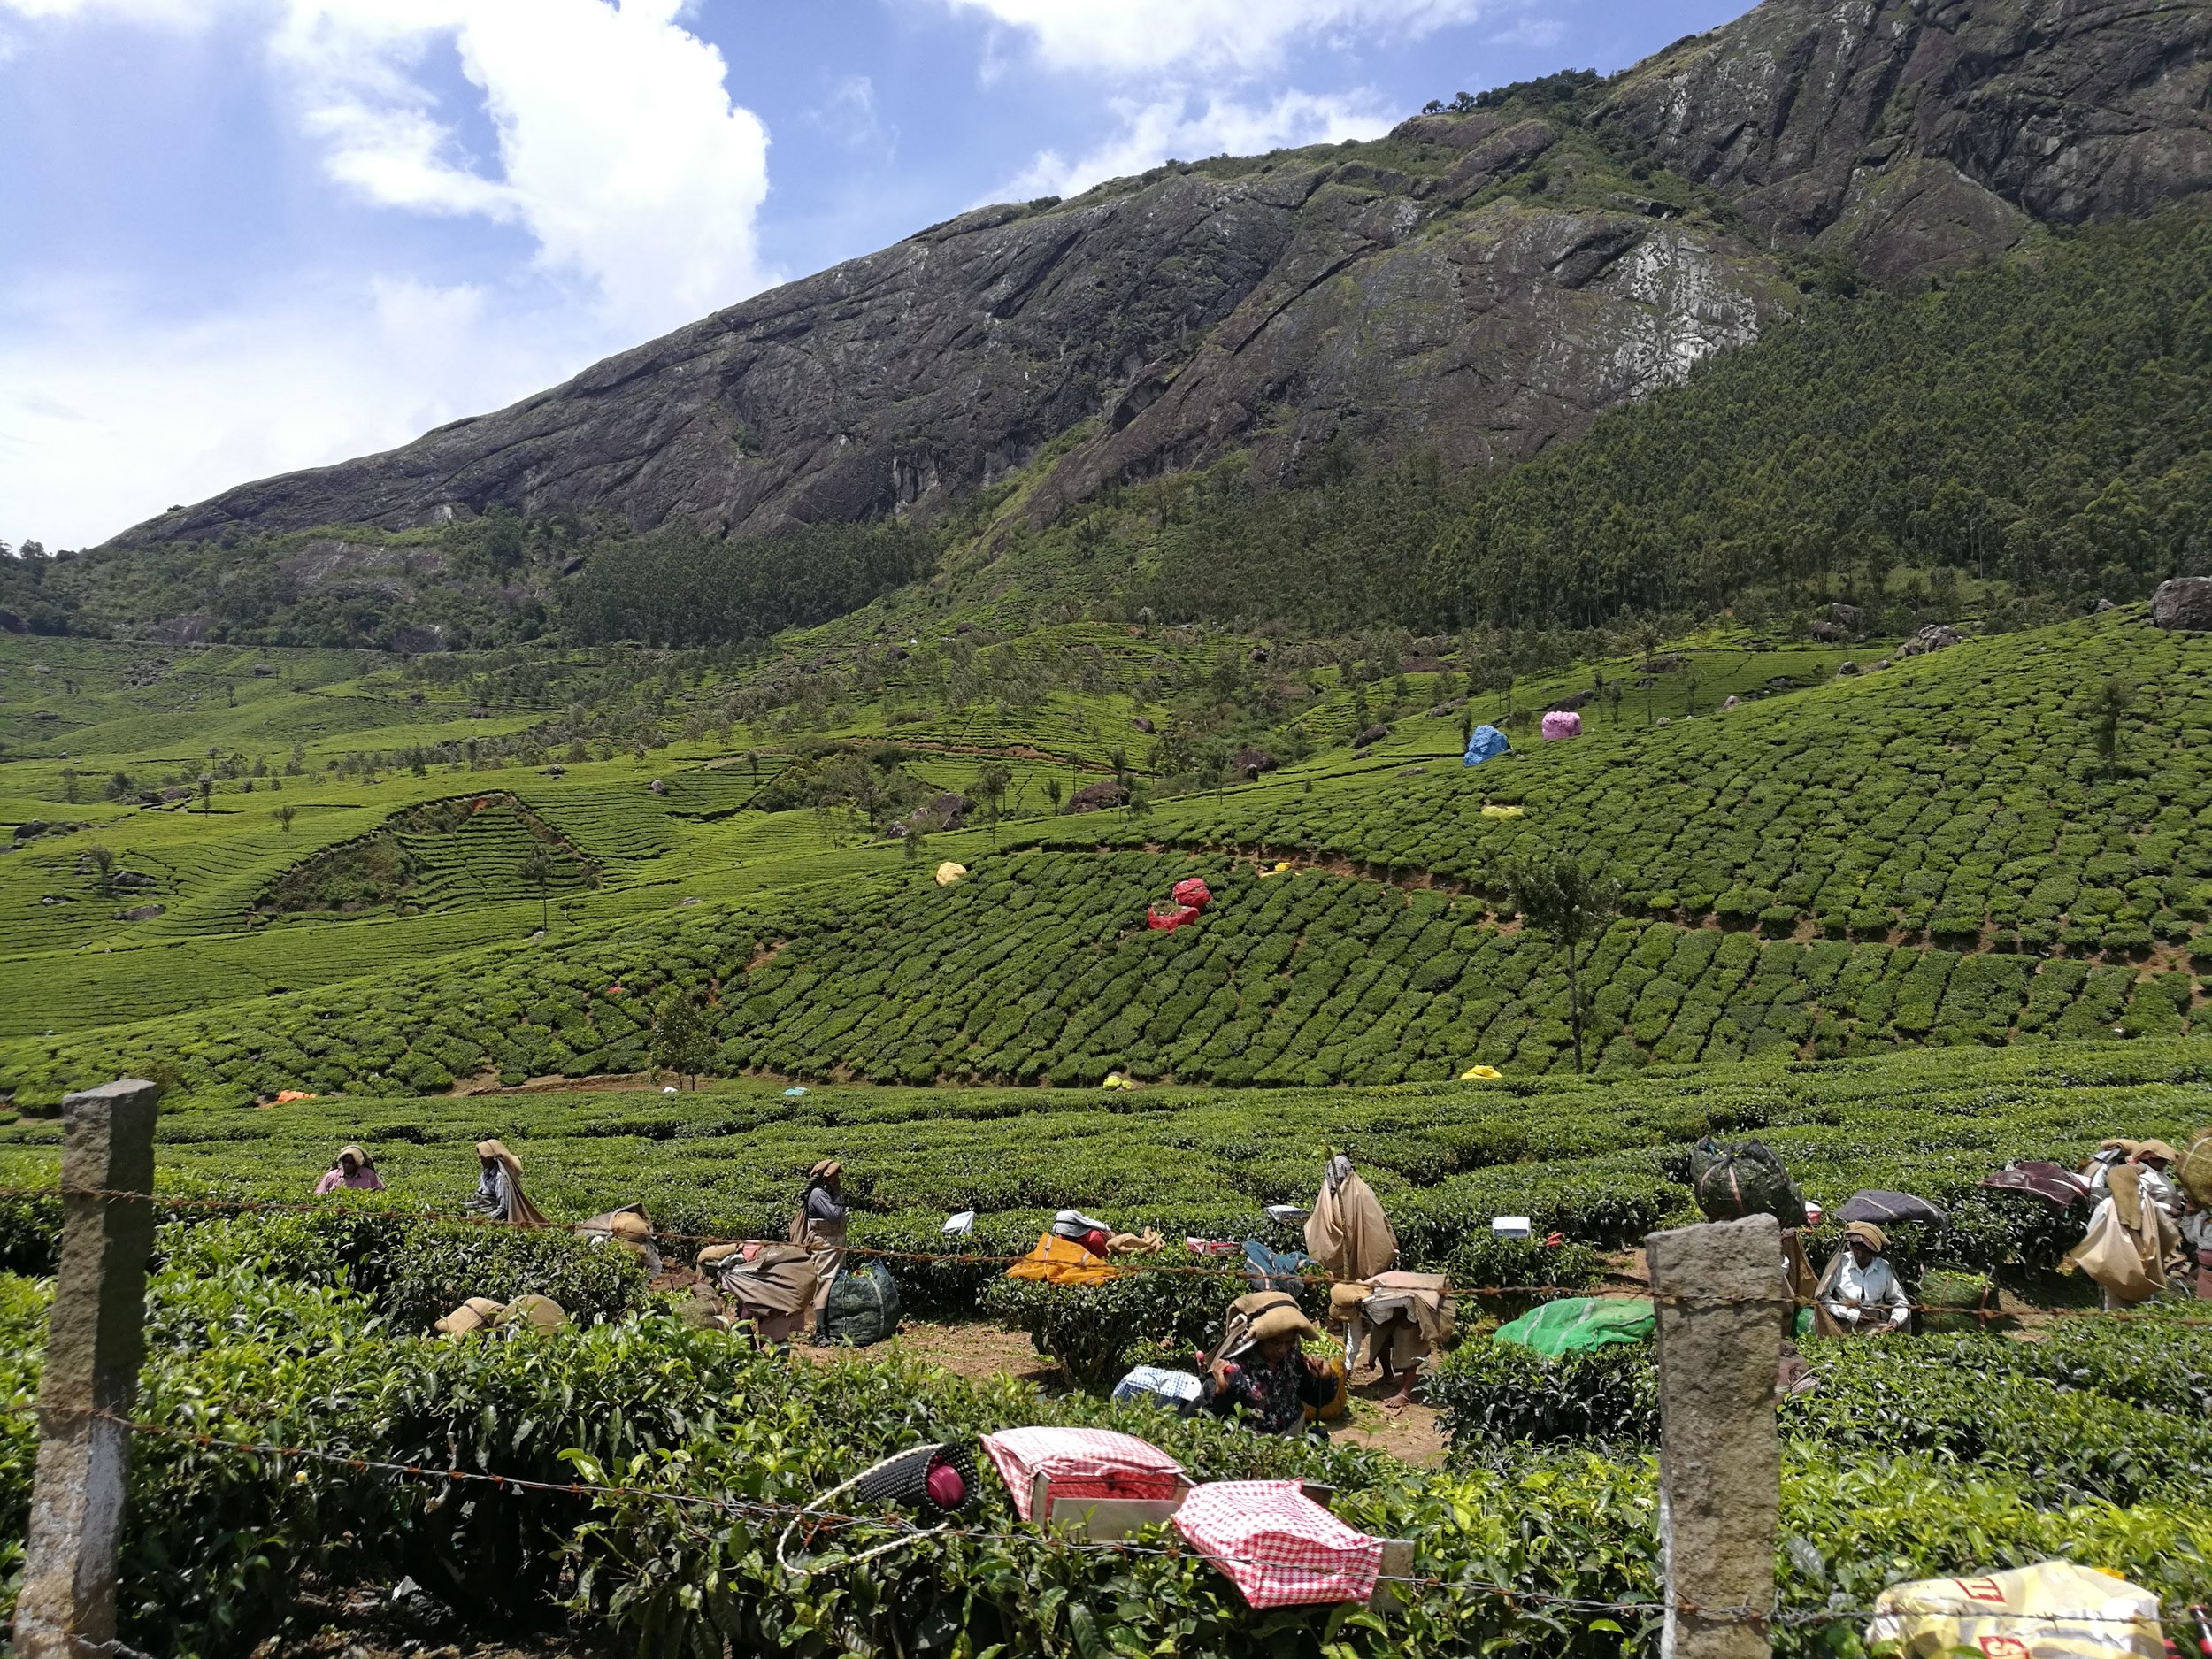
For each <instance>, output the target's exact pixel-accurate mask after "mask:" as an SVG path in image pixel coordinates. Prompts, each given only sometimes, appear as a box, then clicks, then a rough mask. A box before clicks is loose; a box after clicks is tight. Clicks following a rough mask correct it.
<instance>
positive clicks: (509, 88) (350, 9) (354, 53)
mask: <svg viewBox="0 0 2212 1659" xmlns="http://www.w3.org/2000/svg"><path fill="white" fill-rule="evenodd" d="M680 9H681V6H680V0H623V3H622V4H621V5H620V7H619V9H617V8H616V7H615V6H613V5H611V4H607V0H288V15H287V18H286V20H285V22H284V25H283V27H281V28H280V30H279V32H278V34H277V36H276V39H275V42H274V43H273V61H274V62H275V64H276V65H278V66H279V69H280V73H285V74H286V75H287V76H288V78H290V79H291V80H292V81H293V82H294V83H295V85H296V88H297V93H298V96H299V98H300V100H301V105H302V112H303V119H304V122H305V124H306V126H307V128H308V130H309V131H310V132H311V133H312V134H315V135H316V136H317V137H318V138H319V139H320V140H321V141H322V142H323V143H324V144H325V145H326V149H327V158H328V165H329V167H330V170H331V173H332V175H333V176H334V177H335V178H336V179H338V180H341V181H342V182H343V183H345V184H347V185H349V186H351V187H352V188H355V189H357V190H359V191H360V192H362V193H363V194H364V195H365V196H368V197H369V199H371V200H372V201H375V202H379V203H382V204H386V205H388V206H393V207H401V208H413V209H417V210H419V211H427V212H434V213H465V214H481V215H484V216H486V217H488V218H492V219H501V220H503V221H507V222H510V223H514V224H518V225H520V226H522V227H524V228H526V230H528V231H529V233H530V234H532V236H534V238H535V239H536V241H537V243H538V247H539V250H540V257H541V261H542V262H543V263H544V264H545V265H548V266H549V267H550V268H552V269H555V270H572V271H575V272H577V273H580V274H582V275H584V276H585V277H587V278H588V279H589V280H591V281H592V283H593V284H594V285H595V287H596V288H597V289H598V291H599V294H600V296H601V297H602V299H603V303H604V304H605V306H606V307H607V310H608V311H609V312H610V314H611V316H613V317H618V318H619V319H623V320H624V321H625V322H626V323H628V324H630V325H631V326H633V327H634V328H635V329H636V330H637V331H639V332H640V333H641V334H650V333H655V332H657V331H659V330H660V329H663V328H667V327H672V326H675V325H677V324H679V323H682V322H686V321H688V320H690V319H693V318H695V317H696V316H698V315H699V314H700V313H701V312H703V311H710V310H714V309H717V308H718V307H720V306H724V305H727V304H731V303H734V302H735V301H737V300H739V299H741V298H743V297H744V296H747V295H749V294H752V293H755V292H757V291H758V290H759V289H760V288H763V287H764V286H766V283H767V280H768V278H767V276H766V273H764V272H763V271H762V270H761V269H760V267H759V265H758V263H757V257H758V250H757V242H756V240H755V235H754V219H755V216H756V214H757V212H758V211H759V208H760V204H761V202H762V200H763V198H764V196H766V195H767V191H768V133H767V129H766V128H765V127H764V126H763V125H762V124H761V122H760V120H759V119H758V118H757V116H755V115H754V114H753V113H752V112H751V111H749V110H745V109H742V108H738V107H735V106H733V104H731V102H730V98H729V94H728V92H727V90H726V88H725V86H724V82H723V78H724V74H725V73H726V65H725V64H724V63H723V60H722V55H721V53H720V52H718V50H715V49H714V48H713V47H712V46H710V45H709V44H707V43H706V42H703V41H701V40H699V39H698V38H697V37H695V35H691V34H689V33H687V31H686V30H684V29H683V28H682V27H680V25H679V24H678V22H677V14H678V12H679V11H680ZM442 40H450V41H451V42H452V43H453V45H454V47H455V48H456V50H457V51H458V53H459V57H460V62H461V68H462V72H463V73H465V75H466V76H467V77H468V79H469V80H470V81H472V83H474V85H475V86H477V87H478V88H480V89H481V91H482V93H483V96H484V104H485V108H486V111H487V112H488V115H489V116H490V118H491V120H492V122H493V125H494V127H495V130H496V132H497V134H498V144H499V170H498V173H497V174H496V175H488V174H487V173H485V172H483V171H480V169H479V168H477V167H476V166H472V165H468V160H467V158H466V157H464V156H463V155H462V154H461V152H460V146H459V142H458V139H457V136H456V134H455V132H454V130H453V128H452V127H451V126H450V125H449V123H448V122H446V121H444V120H442V119H441V117H440V114H439V111H438V110H437V109H436V107H435V104H434V102H433V101H432V99H431V96H430V95H429V93H428V91H427V90H426V88H425V87H424V86H423V84H422V82H421V81H420V79H419V76H418V75H417V74H416V73H413V72H414V71H415V70H416V69H417V67H418V65H419V59H420V57H421V54H422V53H423V51H424V50H426V48H427V47H428V46H429V45H430V44H432V43H433V42H439V41H442Z"/></svg>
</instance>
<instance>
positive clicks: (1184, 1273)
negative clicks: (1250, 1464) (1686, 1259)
mask: <svg viewBox="0 0 2212 1659" xmlns="http://www.w3.org/2000/svg"><path fill="white" fill-rule="evenodd" d="M4 1198H32V1199H39V1198H47V1199H53V1198H59V1199H70V1198H90V1199H96V1200H99V1201H100V1202H135V1203H144V1204H149V1205H151V1206H152V1207H154V1208H156V1209H161V1210H200V1211H207V1212H211V1213H217V1214H224V1215H250V1214H263V1213H275V1214H287V1215H324V1216H353V1217H364V1218H366V1219H371V1220H387V1221H416V1222H424V1221H427V1222H437V1223H441V1224H444V1225H458V1226H478V1227H498V1228H501V1229H503V1230H506V1231H510V1232H517V1233H528V1232H536V1233H580V1232H581V1231H582V1228H583V1224H582V1223H580V1222H576V1223H571V1222H548V1223H546V1224H544V1225H542V1226H539V1227H528V1226H523V1225H518V1224H516V1223H513V1222H508V1221H501V1220H499V1219H497V1218H495V1217H490V1216H485V1215H480V1214H477V1213H474V1212H472V1211H466V1210H431V1209H425V1208H415V1209H403V1208H397V1207H377V1206H369V1205H359V1204H349V1203H342V1204H336V1205H334V1204H331V1203H328V1202H323V1201H320V1200H315V1199H285V1198H192V1197H182V1196H178V1195H174V1194H158V1193H157V1194H147V1193H139V1192H133V1191H130V1190H128V1189H126V1188H111V1187H0V1199H4ZM649 1236H650V1238H651V1239H652V1240H653V1241H654V1242H656V1243H670V1244H692V1245H697V1246H700V1247H702V1248H711V1247H713V1246H717V1245H746V1244H752V1243H784V1242H787V1241H786V1240H753V1239H744V1238H735V1237H728V1236H724V1235H720V1234H715V1233H676V1232H666V1231H663V1230H661V1229H658V1228H655V1229H653V1231H652V1232H651V1233H650V1235H649ZM834 1248H836V1249H837V1250H839V1251H841V1252H842V1253H843V1254H844V1255H846V1256H859V1257H862V1258H864V1259H866V1260H871V1261H885V1262H923V1263H949V1264H951V1265H954V1266H960V1267H1011V1266H1013V1265H1014V1264H1016V1263H1021V1262H1026V1261H1030V1260H1033V1259H1034V1258H1035V1252H1034V1251H1033V1250H1030V1251H1025V1252H1023V1253H1022V1254H1020V1255H1018V1256H1017V1255H1003V1254H998V1253H992V1252H982V1251H950V1252H943V1251H940V1252H931V1251H920V1250H894V1249H887V1248H879V1247H875V1246H870V1245H858V1244H844V1245H839V1246H836V1247H834ZM713 1265H714V1266H720V1265H721V1263H714V1264H713ZM1073 1265H1074V1266H1075V1268H1076V1271H1079V1272H1081V1273H1086V1274H1088V1273H1096V1274H1099V1275H1101V1276H1102V1277H1101V1279H1099V1281H1098V1282H1100V1283H1103V1282H1105V1281H1106V1280H1108V1279H1118V1278H1121V1277H1124V1276H1126V1275H1132V1274H1141V1273H1157V1274H1166V1275H1174V1276H1179V1277H1184V1278H1200V1279H1225V1280H1236V1281H1241V1282H1244V1283H1247V1284H1252V1283H1255V1282H1256V1281H1257V1280H1259V1279H1268V1280H1271V1281H1281V1280H1284V1279H1296V1280H1298V1281H1299V1282H1301V1283H1303V1284H1309V1285H1316V1286H1319V1285H1327V1286H1332V1287H1333V1286H1338V1285H1362V1286H1364V1285H1368V1284H1370V1283H1371V1281H1370V1280H1368V1279H1340V1278H1338V1277H1336V1276H1335V1275H1333V1274H1330V1273H1326V1272H1304V1271H1283V1272H1272V1273H1261V1272H1259V1271H1257V1270H1256V1269H1253V1268H1251V1267H1249V1266H1248V1265H1245V1264H1242V1263H1239V1264H1236V1265H1232V1266H1224V1267H1210V1266H1205V1265H1202V1264H1197V1263H1180V1262H1159V1261H1154V1260H1152V1259H1150V1257H1149V1256H1143V1255H1138V1256H1125V1257H1122V1258H1118V1259H1107V1258H1095V1257H1094V1258H1092V1260H1090V1261H1088V1262H1086V1263H1074V1264H1073ZM1780 1265H1781V1264H1780V1260H1779V1258H1777V1263H1776V1269H1777V1273H1778V1274H1779V1271H1780ZM1431 1277H1437V1278H1443V1276H1442V1275H1432V1276H1431ZM1043 1282H1047V1283H1050V1282H1054V1281H1051V1280H1050V1279H1044V1281H1043ZM1628 1282H1630V1283H1639V1282H1640V1281H1635V1280H1629V1281H1628ZM1079 1287H1080V1286H1079ZM1424 1288H1425V1287H1424ZM1575 1288H1576V1287H1574V1286H1562V1285H1457V1284H1454V1283H1452V1282H1451V1281H1450V1280H1449V1279H1444V1282H1443V1283H1441V1284H1440V1285H1439V1286H1436V1292H1437V1294H1439V1295H1442V1296H1448V1297H1450V1298H1452V1299H1454V1300H1458V1299H1461V1298H1466V1297H1484V1296H1544V1297H1561V1296H1565V1295H1570V1294H1573V1293H1574V1290H1575ZM1633 1294H1635V1295H1637V1296H1639V1297H1640V1298H1641V1299H1642V1300H1645V1301H1648V1302H1652V1303H1654V1304H1655V1306H1665V1307H1701V1308H1705V1307H1729V1306H1757V1307H1770V1308H1774V1309H1776V1310H1780V1309H1782V1308H1784V1307H1786V1306H1793V1307H1795V1308H1797V1309H1799V1310H1805V1309H1809V1308H1814V1307H1816V1306H1818V1305H1819V1302H1820V1298H1819V1297H1818V1296H1817V1295H1815V1296H1811V1297H1806V1296H1798V1295H1795V1294H1790V1293H1786V1292H1782V1291H1778V1292H1777V1293H1776V1294H1772V1295H1748V1296H1747V1295H1728V1294H1718V1293H1709V1292H1700V1291H1661V1290H1658V1289H1656V1288H1655V1287H1654V1286H1650V1285H1648V1284H1642V1286H1641V1288H1640V1289H1639V1290H1638V1291H1636V1292H1635V1293H1633ZM1899 1305H1900V1304H1898V1303H1894V1302H1868V1303H1865V1304H1863V1309H1864V1310H1865V1311H1867V1312H1870V1313H1871V1312H1878V1311H1887V1310H1892V1309H1893V1308H1895V1307H1897V1306H1899ZM1902 1305H1903V1306H1905V1307H1906V1308H1908V1309H1909V1310H1911V1311H1913V1312H1916V1313H1932V1314H1941V1315H1945V1316H1947V1317H1956V1318H1970V1319H1977V1320H1979V1321H1980V1322H1982V1323H1983V1324H1985V1325H1987V1324H1990V1323H1993V1322H1994V1321H1998V1320H2001V1319H2007V1318H2011V1317H2015V1316H2014V1315H2012V1314H2010V1313H2008V1312H2006V1311H2004V1310H2001V1309H1997V1308H1987V1307H1961V1306H1958V1305H1957V1304H1955V1303H1949V1304H1947V1303H1940V1302H1906V1303H1904V1304H1902ZM2029 1311H2031V1312H2032V1313H2033V1314H2034V1315H2035V1316H2036V1317H2039V1318H2044V1319H2074V1318H2093V1319H2126V1318H2131V1317H2140V1315H2141V1313H2142V1312H2144V1311H2145V1309H2143V1308H2129V1309H2094V1308H2058V1309H2032V1310H2029Z"/></svg>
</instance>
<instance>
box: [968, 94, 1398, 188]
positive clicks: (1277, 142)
mask: <svg viewBox="0 0 2212 1659" xmlns="http://www.w3.org/2000/svg"><path fill="white" fill-rule="evenodd" d="M1108 107H1109V108H1110V109H1111V110H1112V111H1113V112H1114V116H1115V119H1116V120H1117V121H1118V123H1119V128H1118V131H1116V132H1115V133H1114V134H1113V135H1112V136H1110V138H1108V139H1107V140H1106V141H1105V142H1102V143H1101V144H1099V145H1097V146H1096V147H1094V149H1092V150H1088V151H1087V152H1086V153H1084V154H1083V155H1080V156H1078V157H1073V158H1072V159H1071V158H1070V157H1065V156H1063V155H1061V154H1060V153H1059V152H1058V151H1056V150H1040V151H1039V152H1038V153H1037V155H1036V156H1035V157H1034V158H1033V159H1032V160H1031V162H1030V164H1029V165H1028V166H1026V167H1025V168H1024V169H1022V171H1021V172H1020V173H1017V174H1016V175H1015V176H1014V177H1013V179H1012V180H1010V181H1008V182H1007V183H1006V184H1005V185H1003V186H1002V187H1001V188H999V189H998V190H996V191H995V192H993V193H992V194H991V195H990V196H988V197H987V198H986V199H987V200H990V201H994V202H1004V201H1017V202H1019V201H1027V200H1030V199H1031V198H1033V197H1035V196H1075V195H1078V194H1079V193H1081V192H1082V191H1084V190H1087V189H1088V188H1090V187H1091V186H1092V185H1094V184H1096V183H1098V182H1099V181H1100V180H1102V179H1118V178H1125V177H1126V176H1128V175H1129V174H1131V173H1142V172H1143V171H1144V170H1145V169H1146V168H1148V167H1156V166H1157V165H1159V164H1160V163H1161V162H1163V161H1167V160H1171V159H1181V160H1185V161H1196V160H1201V159H1202V158H1203V157H1208V156H1217V155H1232V156H1249V155H1256V154H1258V153H1260V152H1262V151H1264V150H1281V149H1285V148H1288V147H1291V146H1294V145H1299V144H1333V143H1340V142H1342V141H1343V140H1345V139H1348V138H1373V137H1375V136H1377V135H1378V134H1381V133H1385V132H1387V131H1388V130H1389V128H1390V127H1391V124H1392V123H1393V121H1394V120H1395V119H1396V117H1395V116H1394V115H1393V114H1392V113H1391V112H1390V111H1388V110H1386V108H1385V107H1384V106H1383V104H1382V103H1381V101H1380V100H1379V98H1378V97H1376V96H1373V95H1371V94H1365V93H1353V94H1334V93H1331V94H1316V93H1310V92H1297V91H1291V92H1286V93H1283V94H1282V95H1281V96H1279V97H1277V98H1276V99H1274V100H1273V101H1272V102H1271V103H1267V104H1243V103H1240V102H1238V101H1237V100H1236V99H1234V98H1225V97H1217V96H1208V97H1205V98H1203V99H1202V100H1201V99H1199V98H1197V97H1194V96H1187V95H1184V94H1182V93H1176V92H1171V93H1170V94H1168V95H1167V96H1163V97H1156V98H1151V99H1142V98H1114V99H1110V100H1109V101H1108Z"/></svg>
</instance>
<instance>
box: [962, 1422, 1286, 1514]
mask: <svg viewBox="0 0 2212 1659" xmlns="http://www.w3.org/2000/svg"><path fill="white" fill-rule="evenodd" d="M983 1450H984V1452H985V1454H986V1455H987V1456H988V1457H989V1458H990V1460H991V1462H992V1463H994V1464H995V1466H996V1467H997V1469H998V1472H999V1474H1000V1476H1001V1478H1002V1479H1004V1480H1005V1482H1006V1490H1007V1493H1008V1494H1009V1495H1010V1497H1012V1499H1013V1500H1014V1509H1015V1512H1016V1513H1017V1514H1018V1515H1019V1516H1020V1517H1022V1519H1023V1520H1025V1521H1026V1520H1027V1519H1029V1518H1030V1517H1029V1505H1030V1500H1031V1498H1032V1496H1033V1487H1034V1486H1035V1485H1036V1481H1037V1477H1038V1476H1039V1475H1046V1476H1049V1477H1050V1478H1051V1480H1052V1490H1053V1492H1054V1494H1055V1495H1056V1497H1068V1498H1171V1497H1173V1496H1174V1495H1175V1494H1177V1493H1178V1492H1179V1491H1180V1490H1182V1480H1181V1476H1182V1473H1183V1466H1182V1464H1180V1463H1177V1462H1176V1461H1175V1460H1174V1459H1173V1458H1172V1457H1170V1456H1169V1455H1167V1454H1166V1453H1165V1452H1164V1451H1162V1450H1161V1449H1160V1448H1158V1447H1156V1446H1154V1445H1153V1444H1151V1443H1150V1442H1149V1441H1148V1440H1139V1439H1138V1438H1137V1437H1136V1436H1135V1435H1133V1434H1123V1433H1119V1432H1117V1431H1115V1430H1113V1429H1063V1428H1025V1429H1001V1430H1000V1431H999V1432H997V1433H995V1434H986V1435H985V1436H984V1437H983ZM1292 1490H1293V1491H1295V1490H1296V1488H1295V1487H1293V1488H1292Z"/></svg>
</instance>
